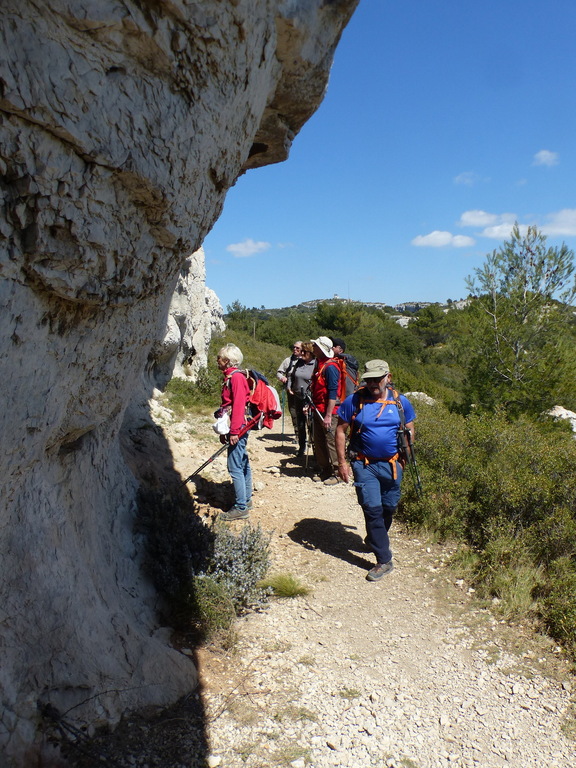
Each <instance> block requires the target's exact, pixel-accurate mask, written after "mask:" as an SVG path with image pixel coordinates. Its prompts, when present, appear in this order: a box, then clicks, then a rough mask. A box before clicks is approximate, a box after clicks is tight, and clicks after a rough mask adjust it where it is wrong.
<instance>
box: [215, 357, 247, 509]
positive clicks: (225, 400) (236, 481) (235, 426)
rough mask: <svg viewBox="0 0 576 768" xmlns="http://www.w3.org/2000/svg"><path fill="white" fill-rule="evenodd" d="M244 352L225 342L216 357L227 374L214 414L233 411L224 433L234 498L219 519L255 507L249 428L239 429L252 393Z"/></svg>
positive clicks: (223, 371)
mask: <svg viewBox="0 0 576 768" xmlns="http://www.w3.org/2000/svg"><path fill="white" fill-rule="evenodd" d="M243 359H244V355H243V354H242V352H241V351H240V350H239V349H238V347H237V346H236V345H235V344H226V345H225V346H224V347H222V349H221V350H220V352H219V353H218V357H217V358H216V363H217V365H218V368H219V369H220V370H221V371H222V375H223V376H224V384H223V386H222V402H221V405H220V409H219V410H218V411H216V413H215V414H214V415H215V416H216V415H218V416H219V415H221V414H222V413H224V412H228V413H229V414H230V433H229V434H228V435H221V437H220V440H221V441H222V442H226V441H227V442H228V444H229V445H228V472H229V473H230V477H231V478H232V483H233V485H234V495H235V502H234V504H233V505H232V506H231V507H230V509H228V510H227V511H225V512H222V513H221V514H220V520H226V521H228V520H242V519H245V518H247V517H248V514H249V511H250V510H251V509H252V469H251V468H250V460H249V459H248V452H247V449H246V444H247V442H248V432H246V433H245V434H244V435H242V436H241V437H238V433H239V432H240V431H241V429H242V427H243V426H245V425H246V423H247V416H246V408H247V405H248V398H249V397H250V387H249V385H248V380H247V378H246V376H245V374H244V372H243V371H241V370H239V367H238V366H240V365H241V364H242V360H243Z"/></svg>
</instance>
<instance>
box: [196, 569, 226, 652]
mask: <svg viewBox="0 0 576 768" xmlns="http://www.w3.org/2000/svg"><path fill="white" fill-rule="evenodd" d="M191 586H192V589H191V593H190V599H191V603H192V605H191V616H192V617H193V618H192V619H191V624H192V626H193V628H195V629H196V635H197V636H198V638H199V639H201V640H208V639H212V638H214V637H216V636H217V635H220V634H222V633H225V632H227V631H228V630H229V629H230V627H231V626H232V623H233V622H234V619H235V618H236V611H235V609H234V603H233V602H232V599H231V597H230V595H229V594H228V590H227V589H226V587H224V586H223V585H222V584H219V583H218V582H217V581H216V580H215V579H213V578H211V577H210V576H206V574H199V575H198V576H194V577H193V578H192V585H191Z"/></svg>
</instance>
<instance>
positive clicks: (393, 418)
mask: <svg viewBox="0 0 576 768" xmlns="http://www.w3.org/2000/svg"><path fill="white" fill-rule="evenodd" d="M362 393H365V390H360V391H358V392H355V393H354V394H353V395H349V396H348V397H347V398H346V400H344V402H343V403H342V405H341V406H340V410H339V411H338V416H339V417H340V418H341V419H342V421H345V422H346V423H347V424H350V423H352V420H353V416H354V414H356V418H354V420H353V421H354V427H353V433H352V435H351V439H353V443H352V446H353V448H354V449H355V450H357V451H361V452H362V453H364V454H365V455H366V456H371V457H374V458H376V457H382V458H383V457H387V456H394V454H395V453H396V452H397V450H398V442H397V432H398V427H399V426H400V414H399V413H398V406H397V405H396V404H395V403H391V404H389V405H386V406H384V408H382V406H383V403H377V402H374V401H371V400H366V401H364V405H363V406H362V409H361V410H359V408H360V397H361V394H362ZM387 398H389V399H390V400H393V396H392V391H391V390H388V392H387ZM400 402H401V403H402V407H403V409H404V422H405V423H406V424H408V423H409V422H411V421H414V419H415V418H416V413H415V411H414V408H413V406H412V403H411V402H410V400H408V398H406V397H404V395H400ZM380 411H382V412H380Z"/></svg>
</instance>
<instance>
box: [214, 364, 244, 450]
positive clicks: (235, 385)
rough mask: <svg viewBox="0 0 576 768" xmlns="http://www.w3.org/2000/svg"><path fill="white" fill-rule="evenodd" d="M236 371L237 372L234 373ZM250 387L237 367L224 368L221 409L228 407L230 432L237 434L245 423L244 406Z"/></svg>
mask: <svg viewBox="0 0 576 768" xmlns="http://www.w3.org/2000/svg"><path fill="white" fill-rule="evenodd" d="M236 371H238V374H240V375H238V374H237V373H235V372H236ZM249 397H250V387H249V386H248V381H247V379H246V376H245V375H244V373H243V372H242V371H240V370H239V369H238V368H233V367H231V368H226V370H225V371H224V386H223V387H222V404H221V407H222V409H225V408H229V409H230V434H231V435H237V434H238V433H239V432H240V430H241V429H242V427H243V426H244V425H245V424H246V406H247V404H248V398H249Z"/></svg>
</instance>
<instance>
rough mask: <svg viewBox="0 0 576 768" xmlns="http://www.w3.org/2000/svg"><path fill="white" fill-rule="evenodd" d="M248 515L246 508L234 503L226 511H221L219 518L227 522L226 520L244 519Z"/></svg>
mask: <svg viewBox="0 0 576 768" xmlns="http://www.w3.org/2000/svg"><path fill="white" fill-rule="evenodd" d="M247 517H248V509H247V508H245V509H241V508H240V507H238V506H236V504H234V506H233V507H230V509H228V510H227V511H226V512H222V514H221V515H220V520H224V521H225V522H227V521H228V520H245V519H246V518H247Z"/></svg>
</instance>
